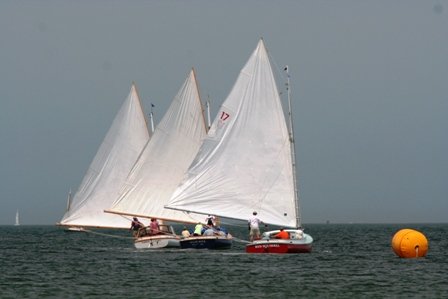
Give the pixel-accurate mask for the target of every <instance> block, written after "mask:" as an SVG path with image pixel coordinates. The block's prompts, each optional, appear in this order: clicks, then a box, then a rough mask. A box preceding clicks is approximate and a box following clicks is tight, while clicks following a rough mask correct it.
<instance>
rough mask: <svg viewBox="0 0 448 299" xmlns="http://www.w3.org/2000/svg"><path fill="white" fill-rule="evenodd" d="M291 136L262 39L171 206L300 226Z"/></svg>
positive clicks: (222, 107) (198, 211) (228, 216)
mask: <svg viewBox="0 0 448 299" xmlns="http://www.w3.org/2000/svg"><path fill="white" fill-rule="evenodd" d="M291 159H292V158H291V146H290V137H289V132H288V128H287V124H286V121H285V115H284V112H283V109H282V105H281V101H280V97H279V93H278V90H277V85H276V82H275V79H274V75H273V72H272V68H271V64H270V61H269V57H268V53H267V50H266V48H265V45H264V43H263V40H260V41H259V43H258V46H257V47H256V49H255V51H254V52H253V53H252V55H251V57H250V58H249V60H248V61H247V63H246V65H245V66H244V68H243V69H242V70H241V72H240V74H239V76H238V79H237V81H236V83H235V85H234V86H233V89H232V90H231V92H230V94H229V96H228V97H227V99H226V100H225V101H224V103H223V104H222V106H221V107H220V109H219V112H218V115H217V116H216V118H215V120H214V122H213V124H212V126H211V128H210V131H209V133H208V135H207V137H206V139H205V140H204V142H203V144H202V146H201V148H200V149H199V152H198V154H197V156H196V157H195V159H194V161H193V163H192V164H191V166H190V167H189V169H188V173H187V175H186V177H185V179H184V180H183V181H182V183H181V184H180V186H178V188H177V189H176V190H175V192H174V194H173V196H172V197H171V199H170V201H169V203H168V205H167V206H166V207H167V208H170V209H177V210H182V211H190V212H194V213H202V214H214V215H218V216H221V217H227V218H233V219H239V220H246V221H247V219H248V218H249V217H250V216H251V215H252V212H253V211H257V212H258V215H259V216H260V218H261V219H262V220H263V221H264V222H265V223H270V224H274V225H279V226H285V227H296V226H300V223H299V221H298V217H297V212H296V209H295V207H296V197H295V188H294V180H293V168H292V162H291V161H292V160H291Z"/></svg>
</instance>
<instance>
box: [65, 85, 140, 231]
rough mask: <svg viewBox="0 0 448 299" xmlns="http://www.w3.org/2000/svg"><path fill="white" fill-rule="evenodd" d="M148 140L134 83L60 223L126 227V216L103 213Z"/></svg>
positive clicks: (128, 222) (128, 224)
mask: <svg viewBox="0 0 448 299" xmlns="http://www.w3.org/2000/svg"><path fill="white" fill-rule="evenodd" d="M148 140H149V132H148V128H147V124H146V119H145V115H144V113H143V110H142V106H141V103H140V99H139V97H138V93H137V90H136V87H135V85H134V84H132V87H131V91H130V93H129V95H128V97H127V98H126V100H125V102H124V103H123V105H122V106H121V108H120V110H119V112H118V114H117V115H116V117H115V119H114V121H113V123H112V126H111V127H110V129H109V131H108V133H107V135H106V137H105V138H104V140H103V143H102V144H101V146H100V148H99V150H98V152H97V153H96V155H95V158H94V159H93V161H92V163H91V164H90V167H89V169H88V171H87V173H86V174H85V176H84V179H83V180H82V183H81V185H80V186H79V189H78V191H77V192H76V193H75V195H74V196H73V198H72V200H70V199H69V201H68V204H67V208H68V210H67V211H66V213H65V215H64V217H63V218H62V220H61V222H60V223H59V224H60V225H65V226H83V227H84V226H87V227H110V228H128V227H129V226H130V221H129V219H127V218H126V217H122V216H118V215H111V214H106V213H104V209H105V208H108V207H109V206H110V205H111V204H112V202H113V201H114V200H115V199H117V197H118V196H119V191H120V188H121V186H122V184H123V183H124V181H125V179H126V177H127V175H128V174H129V172H130V170H131V169H132V166H133V165H134V163H135V161H136V160H137V158H138V156H139V155H140V153H141V151H142V150H143V148H144V146H145V144H146V143H147V142H148Z"/></svg>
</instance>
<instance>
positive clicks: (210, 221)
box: [205, 215, 216, 227]
mask: <svg viewBox="0 0 448 299" xmlns="http://www.w3.org/2000/svg"><path fill="white" fill-rule="evenodd" d="M215 220H216V217H215V216H213V215H208V216H207V218H205V223H206V224H207V225H208V226H212V227H215V225H216V224H215V223H216V222H215Z"/></svg>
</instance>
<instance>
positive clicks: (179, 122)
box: [106, 70, 206, 249]
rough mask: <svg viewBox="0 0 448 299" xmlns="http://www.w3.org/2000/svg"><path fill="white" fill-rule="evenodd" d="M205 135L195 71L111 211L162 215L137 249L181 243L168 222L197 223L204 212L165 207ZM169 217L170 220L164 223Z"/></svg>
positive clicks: (161, 123) (149, 143) (141, 214)
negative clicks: (153, 231)
mask: <svg viewBox="0 0 448 299" xmlns="http://www.w3.org/2000/svg"><path fill="white" fill-rule="evenodd" d="M205 136H206V124H205V119H204V113H203V109H202V104H201V99H200V96H199V89H198V86H197V81H196V75H195V73H194V70H191V72H190V73H189V75H188V77H187V78H186V80H185V81H184V83H183V85H182V87H181V88H180V89H179V91H178V93H177V95H176V96H175V97H174V99H173V100H172V102H171V105H170V107H169V108H168V110H167V112H166V113H165V115H164V117H163V119H162V120H161V121H160V123H159V124H158V125H157V127H156V129H155V131H154V134H153V136H152V137H151V140H150V141H149V142H148V144H147V145H146V147H145V149H144V150H143V152H142V153H141V155H140V158H139V159H138V161H137V162H136V163H135V165H134V167H133V169H132V171H131V172H130V174H129V177H128V178H127V180H126V183H125V184H124V187H123V190H122V193H121V196H120V198H118V199H117V200H116V201H115V202H114V203H113V205H112V206H111V207H110V208H109V209H108V210H106V212H109V213H116V214H120V215H130V216H137V217H145V218H157V219H158V220H159V221H160V224H161V228H160V231H161V232H160V233H159V234H150V233H148V234H146V230H142V234H140V235H139V236H138V237H137V238H136V240H135V243H134V245H135V247H136V248H141V249H144V248H150V249H154V248H166V247H179V240H180V237H179V236H178V235H176V234H175V232H174V230H173V229H172V227H171V226H169V225H167V224H166V222H176V223H197V222H199V221H201V220H203V218H204V217H203V216H202V215H195V214H193V213H184V212H180V211H173V210H168V209H165V208H164V205H165V204H167V202H168V200H169V199H170V197H171V194H172V193H173V191H174V189H175V188H176V186H177V185H178V184H179V182H180V181H181V180H182V177H183V175H184V173H185V171H186V170H187V168H188V166H189V165H190V163H191V162H192V160H193V158H194V156H195V155H196V153H197V151H198V149H199V146H200V145H201V143H202V140H203V139H204V138H205ZM164 222H165V223H164Z"/></svg>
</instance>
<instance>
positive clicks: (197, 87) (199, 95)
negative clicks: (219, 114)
mask: <svg viewBox="0 0 448 299" xmlns="http://www.w3.org/2000/svg"><path fill="white" fill-rule="evenodd" d="M191 71H192V72H193V78H194V82H195V84H196V91H197V93H198V99H199V105H200V106H201V111H202V119H203V123H204V126H205V132H208V130H209V129H210V118H209V125H208V126H207V125H206V123H205V115H204V106H203V105H202V100H201V92H200V91H199V84H198V80H197V78H196V70H195V69H194V67H192V68H191ZM207 108H208V102H207Z"/></svg>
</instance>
